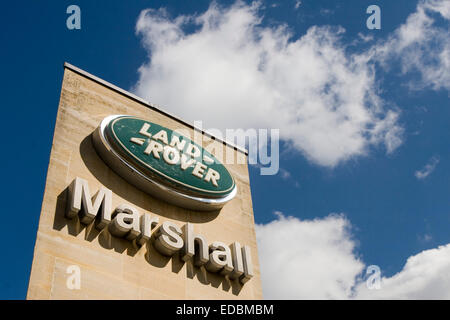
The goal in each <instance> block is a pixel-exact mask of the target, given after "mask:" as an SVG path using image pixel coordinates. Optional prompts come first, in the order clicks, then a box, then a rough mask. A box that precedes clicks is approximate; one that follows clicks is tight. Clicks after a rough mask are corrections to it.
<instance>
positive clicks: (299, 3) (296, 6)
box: [294, 0, 302, 10]
mask: <svg viewBox="0 0 450 320" xmlns="http://www.w3.org/2000/svg"><path fill="white" fill-rule="evenodd" d="M301 4H302V2H301V0H297V1H295V5H294V9H295V10H297V9H298V8H300V6H301Z"/></svg>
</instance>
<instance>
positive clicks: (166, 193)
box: [92, 115, 237, 211]
mask: <svg viewBox="0 0 450 320" xmlns="http://www.w3.org/2000/svg"><path fill="white" fill-rule="evenodd" d="M118 117H127V115H112V116H108V117H106V118H104V119H103V120H102V122H101V123H100V125H99V126H98V128H97V129H96V130H95V131H94V134H93V136H92V138H93V142H94V147H95V149H96V150H97V152H98V154H99V155H100V157H101V158H102V159H103V161H105V162H106V163H107V164H108V165H109V166H110V167H111V169H113V171H115V172H116V173H117V174H118V175H119V176H121V177H122V178H124V179H125V180H127V181H129V182H130V183H131V184H133V185H135V186H136V187H138V188H139V189H141V190H142V191H144V192H146V193H147V194H149V195H151V196H155V197H157V198H162V199H163V200H165V201H166V202H169V203H172V204H175V205H177V206H180V207H184V208H187V209H192V210H201V211H214V210H217V209H220V208H222V207H223V206H224V205H225V204H226V203H227V202H229V201H230V200H231V199H233V198H234V197H235V196H236V194H237V186H236V183H235V184H234V188H233V189H232V190H231V191H230V193H229V194H228V195H226V196H224V197H218V198H214V199H212V198H204V197H197V196H192V195H188V194H185V193H182V192H179V191H177V190H175V189H173V188H170V187H168V186H165V185H163V184H161V183H159V182H158V181H155V180H153V179H151V178H150V177H148V176H146V175H145V174H143V173H142V172H140V171H139V170H137V169H136V168H135V167H134V166H133V165H132V164H130V163H129V162H128V161H127V160H126V159H124V158H123V157H122V156H121V155H120V154H119V153H118V152H116V151H115V150H114V149H113V148H112V146H111V145H110V143H109V142H108V140H107V138H106V136H105V129H106V126H107V125H108V124H109V123H110V122H111V121H113V120H114V119H116V118H118Z"/></svg>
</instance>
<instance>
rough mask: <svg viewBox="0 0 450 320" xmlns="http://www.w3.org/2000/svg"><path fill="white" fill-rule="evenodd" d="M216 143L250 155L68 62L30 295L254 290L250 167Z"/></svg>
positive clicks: (191, 294) (257, 287) (252, 294)
mask: <svg viewBox="0 0 450 320" xmlns="http://www.w3.org/2000/svg"><path fill="white" fill-rule="evenodd" d="M113 115H116V116H113ZM117 115H126V117H120V116H119V117H118V116H117ZM112 116H113V117H112ZM119 118H120V119H119ZM103 125H104V126H103ZM133 126H134V127H133ZM149 128H150V129H149ZM155 128H156V129H158V130H159V131H158V133H156V131H152V132H151V130H153V129H155ZM108 130H109V131H108ZM121 130H122V131H121ZM133 130H135V131H133ZM173 130H176V132H178V131H182V132H185V133H186V134H185V135H178V134H176V135H175V136H176V137H175V138H174V135H173V132H174V131H173ZM162 131H164V132H162ZM130 132H131V133H130ZM150 132H151V133H150ZM166 133H168V135H169V137H166V136H165V135H166ZM103 134H105V136H103ZM129 134H131V135H133V134H134V135H135V137H131V138H130V136H128V135H129ZM186 135H189V137H190V138H191V139H192V137H194V138H193V139H192V140H189V139H187V138H186ZM196 137H197V138H196ZM198 137H200V142H201V144H200V145H198V144H196V142H198V140H199V139H198ZM185 138H186V139H185ZM121 139H122V140H121ZM174 139H175V140H174ZM184 139H185V140H186V143H185V144H183V145H182V144H181V142H183V141H184ZM165 140H167V141H165ZM105 141H106V142H105ZM121 141H122V142H123V141H125V144H127V143H128V144H127V146H123V145H122V142H121ZM191 142H192V143H191ZM194 142H195V143H194ZM103 143H106V144H107V145H103ZM109 144H111V145H109ZM150 145H152V146H151V147H150ZM196 146H197V147H196ZM203 148H204V149H203ZM221 148H222V149H224V150H225V151H226V152H227V153H228V154H231V155H232V158H233V159H234V160H236V159H237V158H239V157H241V158H242V157H244V159H245V158H246V155H247V154H246V151H245V150H241V149H239V148H238V147H236V146H233V145H231V144H228V143H225V142H223V141H221V140H218V139H214V137H211V136H209V135H208V134H207V133H205V132H202V131H201V132H199V131H198V130H196V129H194V127H193V126H192V125H190V124H188V123H186V122H185V121H183V120H181V119H178V118H177V117H175V116H173V115H170V114H168V113H166V112H164V111H163V110H161V109H160V108H159V107H156V106H154V105H151V104H150V103H148V102H146V101H144V100H143V99H141V98H139V97H136V96H135V95H133V94H131V93H129V92H126V91H125V90H122V89H120V88H118V87H116V86H114V85H112V84H110V83H108V82H106V81H104V80H102V79H99V78H97V77H95V76H93V75H91V74H89V73H87V72H85V71H83V70H80V69H78V68H76V67H74V66H72V65H70V64H67V63H66V64H65V65H64V77H63V82H62V89H61V97H60V102H59V108H58V113H57V119H56V124H55V131H54V137H53V144H52V150H51V155H50V161H49V167H48V172H47V180H46V185H45V193H44V198H43V203H42V209H41V215H40V220H39V227H38V232H37V238H36V244H35V249H34V257H33V265H32V270H31V276H30V281H29V287H28V294H27V299H261V298H262V289H261V281H260V273H259V263H258V256H257V246H256V237H255V229H254V217H253V208H252V202H251V194H250V182H249V174H248V167H247V164H246V163H245V162H244V163H242V161H241V162H239V161H232V163H228V162H227V163H226V164H223V165H222V163H221V162H220V161H215V162H214V163H213V162H211V161H212V160H216V159H215V158H214V157H215V156H217V155H216V154H215V153H214V152H215V150H220V149H221ZM198 150H201V151H204V150H207V151H210V152H211V154H210V153H208V152H207V151H205V152H202V153H201V156H200V158H199V157H198V156H199V154H196V152H197V151H198ZM138 153H139V154H138ZM202 156H203V158H201V157H202ZM211 158H213V159H211ZM146 159H147V160H146ZM189 159H191V160H189ZM151 161H153V162H152V163H150V162H151ZM183 161H184V167H183ZM189 161H191V162H189ZM202 161H203V162H202ZM205 161H206V162H205ZM149 163H150V164H149ZM180 163H181V168H180ZM156 166H158V167H156ZM186 168H187V169H186ZM227 179H228V180H227ZM222 182H224V183H225V182H226V184H227V186H226V187H224V188H225V189H220V188H222V185H221V183H222ZM205 186H206V187H205ZM214 192H216V193H214ZM222 206H223V207H222ZM221 207H222V208H221ZM197 236H198V237H197ZM224 244H225V245H226V248H224V247H223V246H224ZM193 255H194V256H193Z"/></svg>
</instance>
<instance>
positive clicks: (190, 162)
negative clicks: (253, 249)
mask: <svg viewBox="0 0 450 320" xmlns="http://www.w3.org/2000/svg"><path fill="white" fill-rule="evenodd" d="M93 142H94V146H95V149H96V150H97V152H98V153H99V155H100V157H101V158H102V159H103V160H104V161H105V162H106V163H107V164H108V165H109V166H110V167H111V168H112V169H113V170H114V171H115V172H116V173H117V174H119V175H120V176H121V177H122V178H124V179H126V180H127V181H129V182H130V183H132V184H134V185H135V186H136V187H138V188H140V189H141V190H143V191H145V192H147V193H149V194H151V195H153V196H156V197H158V198H162V199H163V200H165V201H167V202H170V203H173V204H175V205H178V206H180V207H184V208H188V209H193V210H202V211H211V210H217V209H220V208H221V207H223V206H224V205H225V203H226V202H228V201H229V200H231V199H232V198H233V197H234V196H235V194H236V184H235V181H234V179H233V177H232V176H231V174H230V173H229V172H228V170H227V168H225V166H224V165H223V164H222V163H220V162H219V160H217V159H216V158H215V157H214V156H213V155H212V154H211V153H209V152H208V151H206V150H205V149H203V148H202V147H201V146H199V145H198V144H196V143H195V142H193V141H192V140H190V139H189V138H187V137H185V136H182V135H180V134H179V133H177V132H175V131H172V130H170V129H168V128H165V127H163V126H161V125H159V124H156V123H152V122H150V121H146V120H142V119H139V118H136V117H132V116H124V115H115V116H109V117H106V118H105V119H104V120H103V121H102V122H101V123H100V126H99V127H98V129H97V130H95V132H94V134H93Z"/></svg>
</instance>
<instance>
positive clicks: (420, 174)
mask: <svg viewBox="0 0 450 320" xmlns="http://www.w3.org/2000/svg"><path fill="white" fill-rule="evenodd" d="M438 163H439V157H437V156H433V157H431V159H430V160H429V161H428V163H427V164H426V165H425V167H423V168H422V169H420V170H417V171H416V172H414V175H415V176H416V178H417V179H419V180H422V179H425V178H426V177H428V176H429V175H430V174H431V173H432V172H433V171H434V169H436V166H437V165H438Z"/></svg>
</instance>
